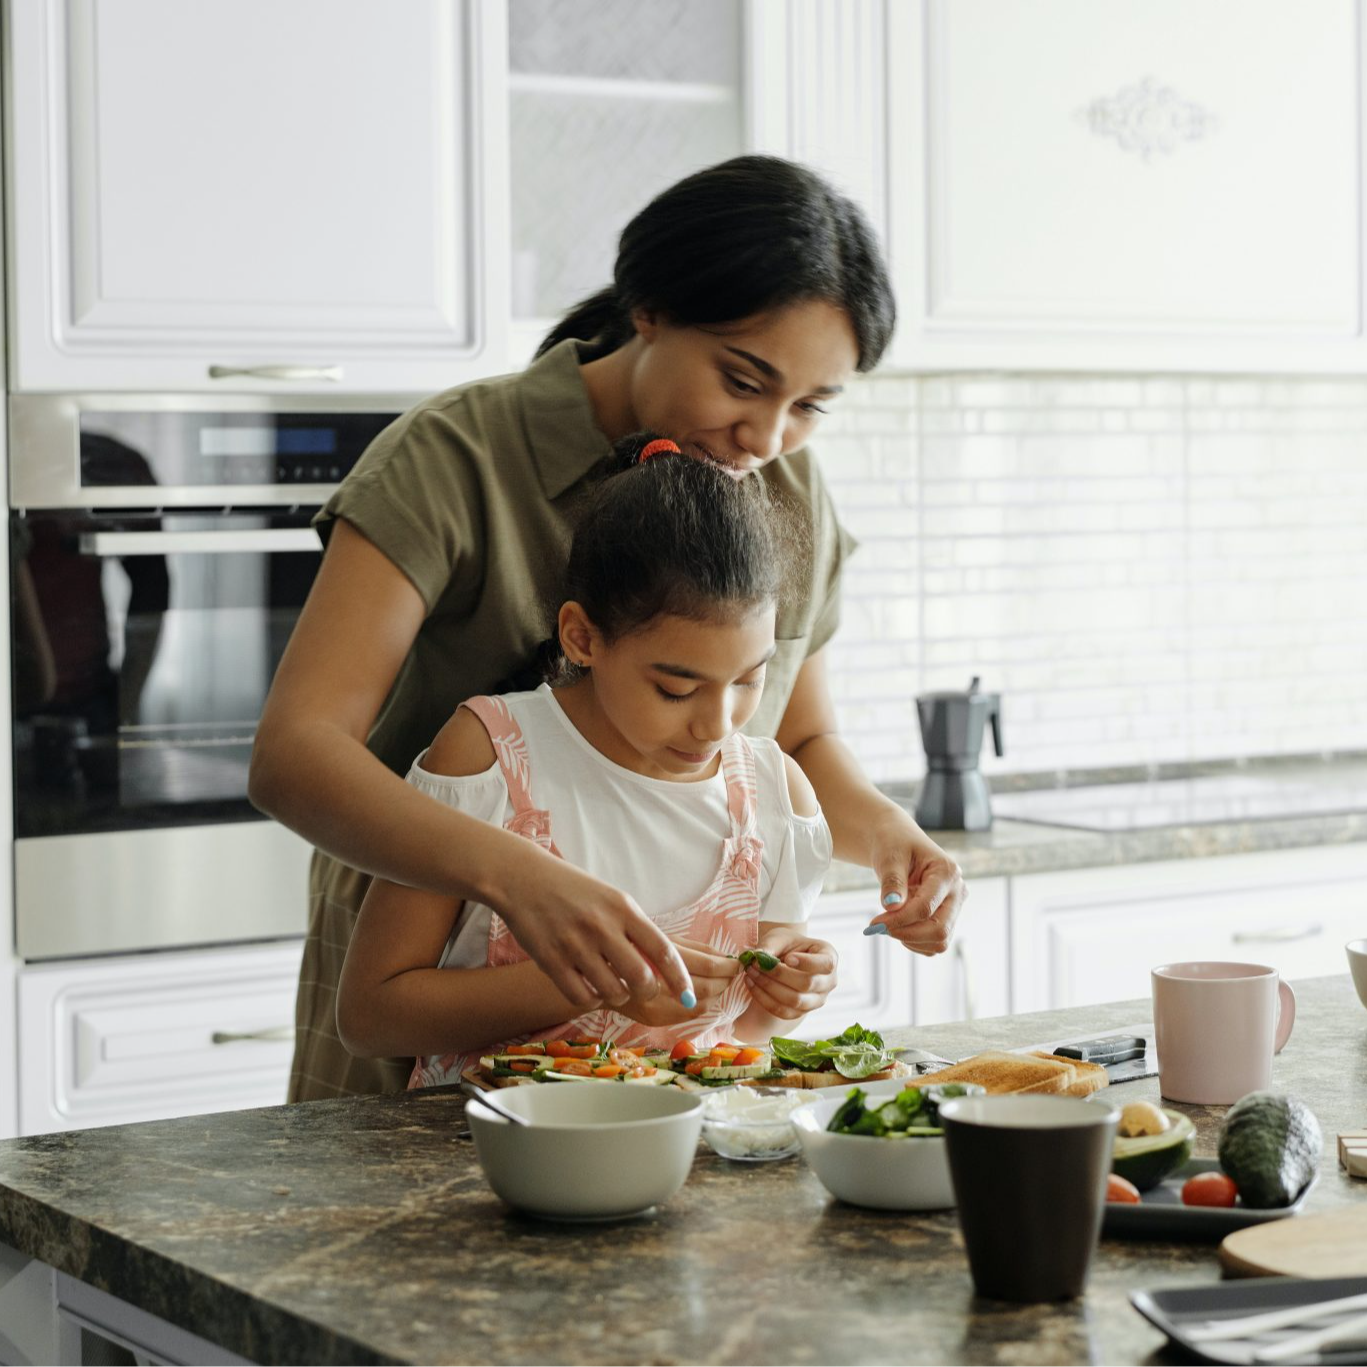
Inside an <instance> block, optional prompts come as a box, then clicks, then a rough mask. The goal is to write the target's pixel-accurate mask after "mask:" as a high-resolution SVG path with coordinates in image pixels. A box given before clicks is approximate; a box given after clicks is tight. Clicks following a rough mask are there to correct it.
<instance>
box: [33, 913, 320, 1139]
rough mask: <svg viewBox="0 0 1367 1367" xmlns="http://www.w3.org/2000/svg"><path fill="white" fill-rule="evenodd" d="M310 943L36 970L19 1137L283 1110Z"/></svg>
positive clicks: (292, 943) (86, 962)
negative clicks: (301, 979) (249, 1110)
mask: <svg viewBox="0 0 1367 1367" xmlns="http://www.w3.org/2000/svg"><path fill="white" fill-rule="evenodd" d="M301 954H302V942H300V941H298V940H294V941H281V942H279V943H276V944H271V945H261V946H253V947H251V948H249V949H232V950H218V951H207V952H201V953H194V954H172V953H168V954H146V955H137V956H128V957H118V958H107V959H99V960H89V961H85V962H79V963H76V962H68V963H53V964H43V965H36V966H32V967H29V968H26V969H23V970H22V971H21V973H20V977H19V1128H20V1133H21V1134H42V1133H46V1132H48V1131H51V1130H67V1129H81V1128H84V1127H85V1126H89V1125H114V1124H123V1123H125V1122H129V1121H138V1120H158V1119H164V1118H166V1117H169V1116H179V1115H195V1114H199V1113H202V1112H208V1111H228V1110H242V1109H245V1108H248V1107H252V1106H273V1105H280V1104H283V1102H284V1100H285V1089H286V1085H287V1082H288V1076H289V1065H290V1058H291V1055H292V1053H293V1049H294V998H295V992H296V989H297V987H298V983H299V961H300V957H301Z"/></svg>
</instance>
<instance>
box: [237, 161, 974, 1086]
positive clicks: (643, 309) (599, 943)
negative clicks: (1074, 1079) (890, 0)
mask: <svg viewBox="0 0 1367 1367" xmlns="http://www.w3.org/2000/svg"><path fill="white" fill-rule="evenodd" d="M892 321H893V304H892V295H891V292H890V290H889V288H888V280H887V272H886V270H885V269H884V266H883V262H882V258H881V257H880V255H879V251H878V245H877V241H876V239H875V238H874V235H873V232H872V230H871V229H870V228H869V225H868V223H867V222H866V221H865V220H864V217H863V215H862V214H861V213H860V211H859V209H858V208H857V207H856V206H855V205H854V204H852V203H851V202H850V201H849V200H848V199H846V198H844V197H843V196H842V195H839V194H837V193H836V192H835V191H834V190H833V189H832V188H831V187H830V186H829V185H827V184H826V182H825V181H823V180H822V179H821V178H820V177H819V176H817V175H815V174H814V173H813V172H811V171H809V170H807V169H806V168H805V167H802V166H796V165H794V164H793V163H791V162H787V161H781V160H779V159H778V158H775V157H740V158H737V159H736V160H734V161H729V162H724V163H723V164H721V165H720V166H713V167H710V168H708V169H707V170H705V171H700V172H698V173H697V174H696V175H693V176H690V177H688V179H686V180H683V181H681V182H679V184H677V185H675V186H672V187H671V188H670V189H668V190H665V191H664V192H663V193H662V194H661V195H659V196H658V197H657V198H656V199H655V200H653V201H652V202H651V203H650V204H648V205H647V206H646V207H645V208H644V209H643V210H642V211H641V212H640V213H639V214H638V215H637V216H636V217H635V218H634V219H633V220H632V221H631V222H630V223H629V224H627V227H626V229H625V231H624V232H623V233H622V237H621V242H620V246H619V250H618V256H617V264H616V270H615V273H614V279H613V284H612V285H611V287H610V288H608V289H606V290H604V291H603V292H602V293H601V294H599V295H596V296H594V297H593V298H592V299H589V300H587V301H586V302H585V303H584V304H583V305H582V306H580V307H579V308H577V309H575V310H573V312H572V313H571V314H570V315H569V316H568V317H567V318H565V319H564V320H563V322H561V324H560V325H559V326H558V327H557V328H556V329H555V331H554V332H553V333H552V334H551V336H550V337H548V338H547V339H546V342H545V344H544V345H543V348H542V353H541V354H540V355H539V356H538V358H537V360H536V361H535V362H534V363H533V364H532V365H531V366H530V367H529V368H528V369H527V370H525V371H524V372H522V373H521V374H517V375H509V376H504V377H501V378H498V379H492V380H485V381H480V382H478V383H475V384H468V385H463V386H461V387H459V388H457V389H452V390H449V391H447V392H446V393H444V394H439V395H437V396H435V397H434V398H432V399H429V400H427V401H425V402H424V403H421V404H419V405H417V406H416V407H415V408H414V409H412V410H411V411H410V412H408V413H407V414H405V415H404V416H403V417H402V418H400V419H399V420H398V421H397V422H395V423H394V424H393V425H392V426H391V427H390V428H389V429H388V430H387V431H385V432H384V433H382V434H381V435H380V436H379V437H378V438H377V439H376V440H375V442H374V443H373V444H372V445H371V447H370V450H369V451H367V453H366V455H365V456H364V458H363V459H362V460H361V462H360V464H359V465H358V466H357V467H356V469H355V470H354V471H353V472H352V473H351V475H350V476H349V477H348V478H347V479H346V480H344V481H343V483H342V485H341V487H340V488H339V489H338V491H337V493H336V494H335V495H334V496H333V498H332V499H331V500H330V501H329V503H328V505H327V507H326V508H324V510H323V511H322V513H321V514H320V515H319V518H318V528H319V532H320V534H321V535H322V536H323V537H324V538H325V539H326V542H327V550H326V554H325V555H324V557H323V563H322V566H321V568H320V570H319V573H318V578H317V580H316V581H315V583H314V587H313V590H312V592H311V593H310V595H309V599H308V602H307V603H306V604H305V606H304V610H303V613H302V614H301V616H300V619H299V622H298V624H297V626H296V627H295V630H294V634H293V636H292V638H291V640H290V644H289V648H288V650H287V651H286V652H285V657H284V659H283V660H282V661H281V664H280V667H279V669H278V670H277V671H276V676H275V681H274V683H273V684H272V686H271V692H270V696H269V697H268V699H267V701H266V706H265V709H264V711H263V713H262V717H261V723H260V726H259V728H258V730H257V738H256V746H255V749H254V751H253V755H252V771H251V780H250V793H251V797H252V800H253V801H254V802H255V803H256V804H257V806H258V807H260V808H261V809H262V810H263V811H265V812H267V813H268V814H270V815H271V816H274V817H276V818H277V819H278V820H280V821H282V822H283V823H284V824H285V825H287V826H289V827H290V828H291V829H293V830H296V831H298V832H300V833H301V834H302V835H304V836H306V837H307V838H308V839H309V840H311V841H312V842H313V843H314V844H315V845H317V846H318V847H319V852H318V854H317V855H316V856H315V857H314V861H313V866H312V870H311V874H310V880H309V898H310V911H309V929H308V936H307V938H306V940H305V943H304V961H303V967H302V969H301V970H300V975H299V1001H298V1008H297V1033H296V1041H295V1054H294V1068H293V1072H292V1075H291V1082H290V1096H291V1099H293V1100H296V1101H298V1100H309V1099H312V1098H315V1097H327V1096H337V1095H346V1094H349V1093H353V1092H375V1091H388V1090H397V1089H399V1088H401V1087H402V1086H403V1085H404V1082H405V1080H406V1079H407V1077H408V1075H409V1072H410V1071H411V1069H412V1059H411V1058H397V1059H362V1058H358V1057H356V1056H355V1055H353V1054H351V1053H349V1052H348V1051H347V1050H346V1049H345V1048H344V1047H343V1045H342V1043H341V1041H340V1040H339V1039H338V1037H337V1028H336V990H337V980H338V976H339V975H340V973H341V967H342V959H343V956H344V955H345V953H346V947H347V942H348V940H349V939H350V937H351V931H352V926H353V924H354V922H355V919H356V913H357V909H358V908H359V907H360V904H361V899H362V897H363V896H364V894H365V890H366V887H367V885H368V883H369V880H370V877H371V876H372V875H379V876H381V877H384V878H388V879H390V880H392V881H393V882H396V883H403V884H406V885H408V886H411V887H418V888H425V889H428V890H429V891H431V892H434V893H437V894H440V895H441V896H444V897H446V898H448V899H463V900H469V901H472V902H478V903H479V904H481V905H483V906H486V907H491V908H493V910H494V911H496V912H497V913H498V915H499V917H500V918H501V919H502V921H503V922H504V924H506V925H507V926H508V927H509V928H510V929H511V931H512V933H513V935H514V936H515V937H516V938H517V941H518V943H519V944H521V945H522V947H523V948H524V949H525V950H526V951H527V952H528V953H529V954H530V955H531V956H532V958H533V959H534V960H535V961H536V962H537V964H539V965H540V967H541V968H542V969H543V970H544V971H545V972H546V973H547V974H548V975H549V976H550V978H551V980H552V982H554V984H555V986H556V988H557V990H558V991H559V992H561V993H563V994H564V996H565V997H566V998H567V999H568V1000H569V1001H570V1002H572V1003H573V1004H574V1005H575V1007H576V1008H579V1009H584V1008H586V1007H587V1005H588V1004H589V1003H590V1002H593V1001H606V1002H608V1003H610V1004H617V1003H622V1002H624V1001H625V1000H626V998H627V997H628V996H629V995H634V996H635V997H637V998H638V999H643V998H645V997H647V996H650V995H652V994H655V993H660V994H662V995H664V994H667V995H670V996H672V997H674V998H676V999H677V998H678V997H679V995H680V994H681V993H682V992H685V991H687V990H689V981H688V972H687V969H686V968H685V966H684V961H683V959H682V957H681V955H680V952H679V950H678V948H677V947H676V946H675V945H674V944H673V942H672V941H671V940H670V939H669V938H668V937H667V936H666V935H664V934H663V932H662V931H661V930H660V929H659V927H657V926H656V925H655V923H654V922H653V921H651V920H650V918H649V917H647V916H645V915H644V914H643V912H642V910H641V908H640V907H639V906H638V905H637V903H636V900H635V899H634V898H633V897H631V896H630V895H629V894H627V893H626V892H625V891H623V890H622V889H620V888H617V887H614V886H613V885H612V884H611V883H609V882H606V881H604V880H603V879H601V878H595V877H593V876H592V875H590V874H588V873H586V872H585V871H584V870H582V869H578V868H575V867H574V866H573V865H572V864H571V863H569V862H568V861H566V860H560V859H555V858H552V857H551V856H550V855H549V854H548V853H547V852H546V851H544V850H542V849H540V848H539V847H538V846H537V845H535V844H534V843H533V842H531V841H527V840H520V839H518V838H517V837H516V836H514V835H512V834H510V833H509V832H507V831H504V830H503V829H502V828H501V827H499V826H498V825H490V824H488V823H485V822H480V821H477V820H475V819H474V818H472V817H471V816H469V815H468V814H467V813H465V812H462V811H459V810H456V809H455V808H452V807H451V806H449V805H447V804H445V803H441V802H435V801H433V800H432V798H431V797H430V796H429V795H428V794H426V793H424V792H423V791H421V790H420V789H418V788H417V787H414V786H413V785H410V784H405V783H404V781H403V778H402V775H403V774H404V773H405V772H406V770H407V768H408V765H409V763H410V761H411V760H412V758H413V756H414V755H415V754H416V753H417V752H418V750H419V749H420V748H421V747H422V746H423V745H425V744H426V743H427V742H428V741H429V740H430V739H431V738H432V736H433V735H435V734H436V732H437V730H438V729H439V728H440V726H441V725H442V723H443V722H444V721H445V720H446V719H447V718H448V717H449V716H450V715H451V712H452V710H453V709H454V708H455V706H456V704H457V703H459V702H460V700H461V699H462V698H467V697H473V696H476V695H478V694H482V693H487V692H489V691H490V689H491V688H492V687H493V686H494V684H495V682H496V681H497V680H499V679H503V678H505V677H507V675H508V674H509V672H510V671H511V670H512V669H514V668H515V667H516V666H517V665H518V664H519V663H521V662H522V661H523V660H525V659H526V658H527V656H528V654H529V653H530V652H531V650H532V649H533V648H534V647H535V645H536V642H537V641H538V640H539V639H540V636H541V634H542V625H543V624H542V622H541V606H540V605H541V604H543V603H545V602H546V601H548V600H549V599H551V598H552V596H553V595H554V594H555V593H556V592H557V590H558V586H559V584H560V582H561V577H562V575H563V572H564V568H565V555H566V552H567V551H568V548H569V542H570V532H571V526H572V522H573V514H574V511H575V509H576V508H577V507H578V506H579V504H580V502H581V501H582V499H583V497H584V495H585V494H586V493H587V492H589V491H590V490H591V489H592V488H593V487H594V486H595V485H596V484H598V483H599V482H600V481H601V480H602V478H603V476H604V474H605V472H606V466H605V463H604V458H605V457H606V456H607V454H608V452H609V450H610V447H611V443H612V442H613V441H616V440H618V439H620V438H621V437H624V436H626V435H627V434H628V433H631V432H636V431H640V430H641V429H643V428H653V429H656V430H659V431H663V432H665V433H667V434H668V435H670V436H672V437H674V438H675V439H676V440H677V441H678V442H679V444H680V446H682V447H683V450H684V454H685V455H689V456H692V457H695V458H696V459H699V460H704V461H708V462H711V463H713V464H718V465H721V466H723V467H725V468H726V469H728V470H732V471H734V472H736V473H742V472H751V473H749V474H748V477H749V478H751V479H752V480H754V481H756V482H758V483H762V484H764V485H765V486H766V487H767V488H769V489H770V490H772V491H774V492H776V493H780V494H782V495H783V496H784V497H785V499H786V500H787V502H788V504H789V505H790V506H792V507H794V508H796V509H797V510H798V513H799V515H800V519H801V521H802V523H803V524H804V529H805V534H806V538H807V541H808V542H809V544H810V547H811V554H810V556H809V557H808V561H807V566H806V570H805V572H804V573H803V574H802V575H801V576H800V577H799V578H798V579H797V580H796V581H795V582H794V583H793V585H792V586H791V587H792V589H793V592H792V593H791V594H790V595H785V600H784V602H783V603H782V604H780V607H779V614H778V619H777V622H776V628H775V638H776V639H775V654H774V656H773V658H772V659H771V660H770V661H769V664H768V666H767V669H766V683H765V689H764V695H763V698H762V699H761V702H760V705H759V707H758V708H757V709H756V711H755V714H754V716H753V717H751V718H750V721H749V724H748V727H747V731H748V733H749V734H750V735H756V736H773V737H775V738H776V739H777V740H778V742H779V745H780V747H781V748H782V749H783V750H784V752H785V753H787V754H789V755H791V756H792V757H793V758H794V759H796V761H797V763H798V765H799V766H800V767H801V769H802V771H803V772H804V774H806V776H807V777H808V779H809V780H810V782H811V785H812V787H813V788H814V789H815V790H816V793H817V796H818V798H819V799H820V801H821V804H822V806H823V807H824V808H825V810H826V811H827V813H829V814H830V821H831V829H832V836H833V838H834V843H835V852H836V854H837V856H838V857H840V858H842V859H847V860H850V861H853V862H855V863H860V864H864V865H866V866H868V867H869V868H872V869H874V870H875V871H876V873H877V875H878V877H879V879H880V880H881V889H880V892H881V896H882V908H883V909H882V914H880V915H879V916H878V917H877V918H876V919H875V920H874V921H873V923H872V925H871V927H870V929H871V930H882V931H886V932H887V933H888V934H889V935H892V936H894V937H896V938H897V939H899V940H900V941H901V942H902V943H903V944H905V945H906V946H907V947H908V948H910V949H913V950H915V951H916V952H918V953H924V954H936V953H939V952H940V951H941V950H943V949H944V948H945V946H946V944H947V943H948V937H949V932H950V928H951V925H952V922H953V919H954V916H955V914H956V913H957V910H958V906H959V902H960V899H961V897H962V893H963V881H962V879H961V878H960V877H959V871H958V868H957V867H956V865H955V864H954V862H953V860H951V859H950V858H949V857H948V856H947V855H946V854H945V853H944V852H943V851H942V850H941V849H939V847H938V846H936V845H935V844H934V843H933V842H932V841H931V840H929V839H928V838H927V837H926V835H925V834H924V833H923V832H922V831H921V830H920V829H919V828H918V827H917V825H916V823H915V822H914V821H913V820H912V819H911V817H910V816H908V815H907V813H906V812H904V811H903V810H902V809H901V808H900V807H898V806H897V805H896V804H895V803H893V802H891V801H889V800H888V799H887V798H886V797H884V796H883V795H882V794H880V793H879V792H878V791H877V790H876V789H875V788H874V787H873V785H872V784H870V783H869V781H868V779H867V778H866V777H865V776H864V775H863V773H862V772H861V771H860V769H859V766H858V765H857V763H856V762H855V760H854V757H853V756H852V755H851V754H850V752H849V751H848V750H847V749H846V748H845V747H844V746H843V745H842V744H841V742H840V740H839V737H838V736H837V734H836V725H835V716H834V708H833V706H832V703H831V699H830V694H829V690H828V688H827V685H826V673H825V647H826V644H827V642H828V641H829V640H830V639H831V636H832V635H833V634H834V632H835V629H836V626H837V624H838V621H839V614H840V576H841V571H842V569H843V566H844V563H845V559H846V557H847V556H848V554H849V552H850V550H851V549H852V547H853V542H852V541H851V539H850V538H849V537H848V536H847V535H846V534H845V533H844V531H843V530H842V529H841V527H840V525H839V523H838V521H837V520H836V516H835V510H834V508H833V507H832V504H831V500H830V497H829V495H828V494H827V492H826V489H825V487H824V485H823V484H822V482H821V475H820V471H819V470H818V468H817V465H816V462H815V460H814V459H813V457H812V455H811V453H810V452H809V451H808V450H806V449H805V448H806V443H807V442H808V440H809V439H810V438H811V436H812V434H813V433H814V432H815V430H816V428H817V426H818V424H819V423H820V421H821V417H822V414H823V413H825V412H826V411H827V409H829V408H830V407H831V405H832V404H833V403H837V402H839V398H840V392H841V390H842V389H843V387H844V386H845V385H846V384H847V382H848V381H849V379H850V377H851V376H852V375H853V374H854V372H855V371H856V370H859V371H864V370H870V369H872V368H873V366H874V365H876V364H877V362H878V358H879V356H880V355H881V354H882V352H883V349H884V347H885V346H886V345H887V342H888V339H889V336H890V335H891V330H892ZM755 472H757V473H755ZM878 909H879V908H878V907H877V895H873V896H871V897H870V911H874V910H878Z"/></svg>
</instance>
